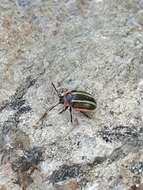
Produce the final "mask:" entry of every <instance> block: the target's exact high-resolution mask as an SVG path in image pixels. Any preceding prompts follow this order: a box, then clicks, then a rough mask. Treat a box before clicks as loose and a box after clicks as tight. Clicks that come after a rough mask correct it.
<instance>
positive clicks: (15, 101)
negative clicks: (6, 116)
mask: <svg viewBox="0 0 143 190" xmlns="http://www.w3.org/2000/svg"><path fill="white" fill-rule="evenodd" d="M35 82H36V79H32V78H31V77H27V78H26V80H25V81H24V82H23V83H22V84H21V85H20V86H19V87H18V88H17V89H16V92H15V94H14V95H13V96H11V97H10V100H9V101H8V100H6V101H4V102H2V103H1V105H0V111H2V110H3V109H6V108H11V109H13V110H19V109H21V107H22V106H23V105H24V104H25V99H24V95H25V94H26V93H27V90H28V89H29V88H30V87H31V86H33V85H34V84H35ZM27 110H28V109H27ZM29 111H30V109H29Z"/></svg>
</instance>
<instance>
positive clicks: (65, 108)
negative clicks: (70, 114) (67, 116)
mask: <svg viewBox="0 0 143 190" xmlns="http://www.w3.org/2000/svg"><path fill="white" fill-rule="evenodd" d="M67 109H68V107H65V108H64V109H63V110H62V111H60V112H59V114H61V113H63V112H64V111H66V110H67Z"/></svg>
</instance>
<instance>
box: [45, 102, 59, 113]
mask: <svg viewBox="0 0 143 190" xmlns="http://www.w3.org/2000/svg"><path fill="white" fill-rule="evenodd" d="M57 105H59V102H58V103H57V104H55V105H54V106H51V107H50V108H49V109H48V111H51V110H52V109H53V108H55V107H56V106H57Z"/></svg>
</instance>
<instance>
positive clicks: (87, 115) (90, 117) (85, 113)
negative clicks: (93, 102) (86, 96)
mask: <svg viewBox="0 0 143 190" xmlns="http://www.w3.org/2000/svg"><path fill="white" fill-rule="evenodd" d="M80 112H81V113H82V114H83V115H84V116H86V117H87V118H89V119H91V117H90V116H89V115H88V114H86V113H85V112H83V111H80Z"/></svg>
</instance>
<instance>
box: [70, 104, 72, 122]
mask: <svg viewBox="0 0 143 190" xmlns="http://www.w3.org/2000/svg"><path fill="white" fill-rule="evenodd" d="M70 117H71V123H72V108H71V107H70Z"/></svg>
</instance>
